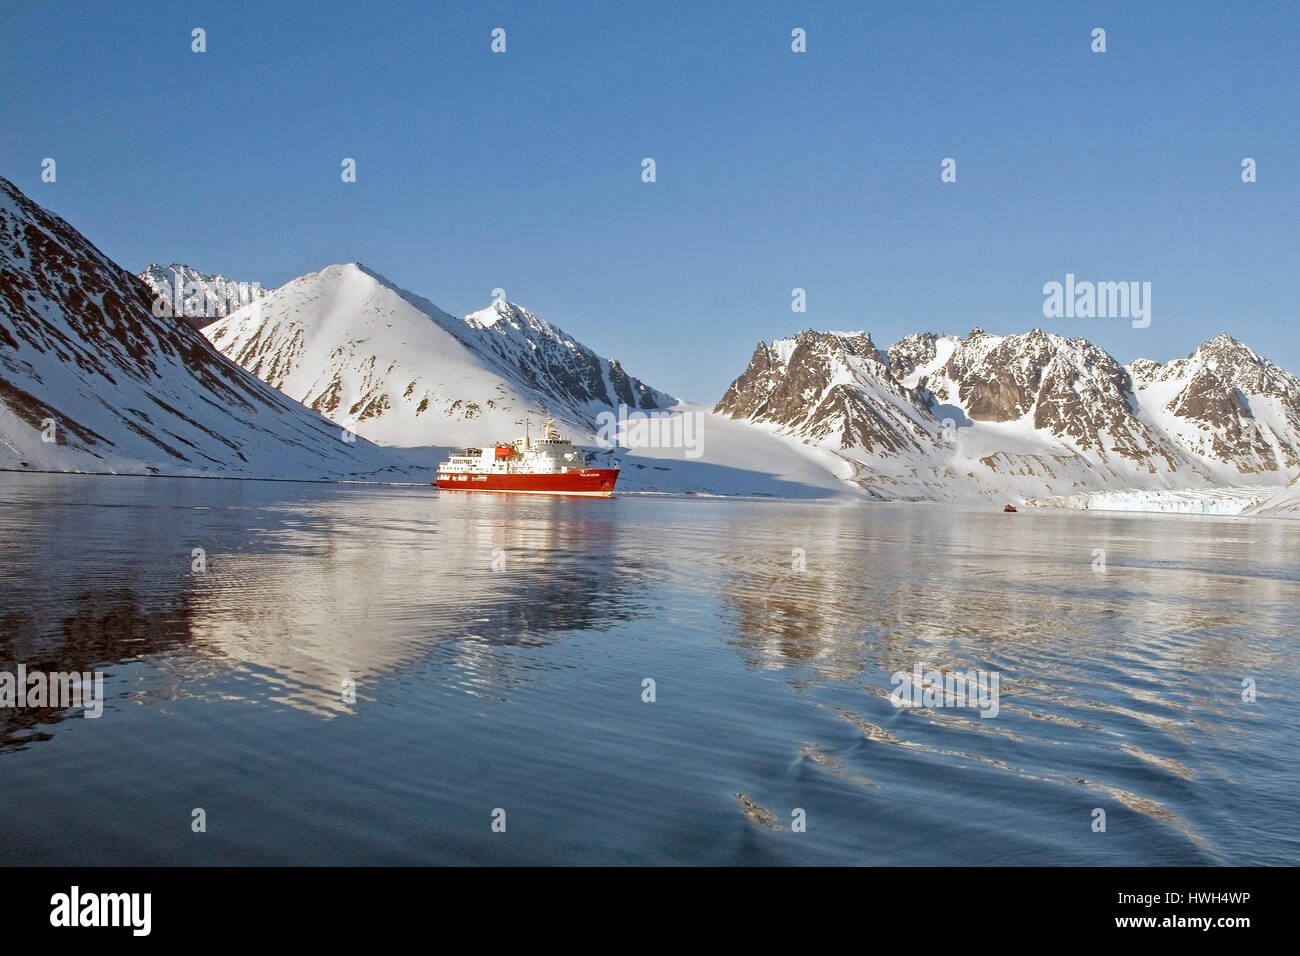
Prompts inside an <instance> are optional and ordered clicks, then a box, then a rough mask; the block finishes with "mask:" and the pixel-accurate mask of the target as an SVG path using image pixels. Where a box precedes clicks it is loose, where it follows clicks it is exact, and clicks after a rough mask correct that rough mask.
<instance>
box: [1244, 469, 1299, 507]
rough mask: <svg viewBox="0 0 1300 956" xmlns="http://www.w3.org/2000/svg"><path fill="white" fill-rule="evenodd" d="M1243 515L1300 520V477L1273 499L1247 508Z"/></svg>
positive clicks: (1292, 480) (1266, 499)
mask: <svg viewBox="0 0 1300 956" xmlns="http://www.w3.org/2000/svg"><path fill="white" fill-rule="evenodd" d="M1242 513H1243V514H1248V515H1262V516H1265V517H1274V518H1300V475H1297V476H1296V477H1295V478H1292V479H1291V483H1290V484H1289V485H1287V486H1286V487H1285V488H1282V489H1281V490H1280V491H1278V492H1277V494H1275V495H1273V496H1272V497H1269V498H1265V499H1264V500H1263V501H1261V502H1259V503H1258V504H1256V505H1254V506H1253V507H1250V508H1247V509H1246V510H1245V511H1244V512H1242Z"/></svg>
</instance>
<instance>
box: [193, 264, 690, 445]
mask: <svg viewBox="0 0 1300 956" xmlns="http://www.w3.org/2000/svg"><path fill="white" fill-rule="evenodd" d="M203 331H204V334H205V335H206V336H207V337H208V339H209V340H210V341H211V342H212V344H213V345H214V346H216V348H218V349H219V350H221V351H222V352H223V353H224V354H225V355H227V356H228V357H230V358H231V359H233V360H234V361H235V362H238V363H239V364H240V365H242V366H243V367H244V368H246V369H247V370H248V371H250V372H252V373H253V374H254V375H256V376H258V377H259V378H261V379H262V380H263V381H265V382H267V383H269V384H271V385H273V386H275V387H276V388H278V389H280V390H281V391H283V392H285V393H286V394H287V395H289V396H290V397H292V398H294V399H295V400H297V401H300V402H302V403H303V404H304V405H307V406H309V407H311V408H313V409H315V410H317V411H319V412H320V413H321V414H323V415H326V416H328V417H329V418H331V419H332V420H334V421H335V422H337V423H339V424H340V425H343V426H345V427H348V428H351V429H354V430H355V431H356V432H357V434H359V435H363V436H365V437H366V438H369V439H371V440H372V441H376V442H380V443H383V444H390V445H401V446H418V445H479V444H482V443H484V442H487V441H492V440H495V439H508V438H512V437H514V436H515V435H517V434H518V433H519V432H520V431H521V429H520V428H519V426H518V424H517V423H518V422H519V421H520V420H521V419H522V418H524V416H525V415H526V414H531V415H532V416H533V417H534V420H536V418H537V417H538V416H542V415H551V416H553V417H555V418H556V419H557V421H558V422H560V423H561V424H562V426H563V428H564V430H566V431H567V432H569V433H570V434H571V435H573V437H574V438H575V439H576V440H578V441H579V442H580V443H583V442H585V443H590V442H591V440H592V438H593V436H594V432H595V429H596V420H595V417H596V415H598V414H599V413H600V412H601V411H604V410H607V409H610V408H616V407H617V406H618V405H619V404H620V403H625V404H626V405H628V406H629V408H640V409H655V408H663V407H666V406H669V405H672V404H675V402H676V399H674V398H673V397H672V396H669V395H665V394H663V393H661V392H657V391H655V390H654V389H652V388H649V387H648V386H646V385H644V384H642V383H641V382H639V381H638V380H636V379H635V378H632V377H631V376H629V375H628V374H627V373H626V372H624V371H623V369H622V367H621V366H620V365H619V363H618V362H617V361H616V360H614V359H605V358H601V357H600V356H598V355H596V354H595V353H594V352H592V351H591V349H589V348H587V347H586V346H584V345H582V344H581V343H579V342H577V341H575V340H574V339H573V338H572V337H571V336H569V335H566V334H565V333H564V332H563V331H562V330H560V329H558V328H556V327H555V326H553V325H550V324H549V323H547V322H544V321H542V320H541V319H539V318H537V317H536V316H535V315H533V314H532V313H530V312H528V311H527V310H525V309H523V308H521V307H520V306H517V305H514V304H512V303H508V302H496V303H494V304H493V305H492V306H491V307H489V308H487V309H484V310H482V311H480V312H475V313H473V314H471V315H469V316H467V317H466V318H464V319H456V318H453V317H452V316H451V315H449V314H447V313H446V312H444V311H443V310H442V309H440V308H438V307H437V306H436V305H434V304H433V303H432V302H430V301H428V300H427V299H423V298H421V297H419V296H417V295H414V294H413V293H410V292H407V291H406V290H404V289H401V288H399V287H397V286H395V285H394V284H393V283H391V282H389V281H388V280H386V279H385V278H384V277H383V276H381V275H379V274H377V273H375V272H372V271H371V270H369V269H367V268H366V267H365V266H362V265H360V264H358V263H351V264H348V265H334V266H330V267H328V268H326V269H322V270H321V271H320V272H314V273H311V274H310V275H305V276H302V277H301V278H298V279H295V280H293V281H292V282H289V283H287V284H286V285H284V286H281V287H280V288H279V289H276V290H274V291H273V292H272V293H270V294H269V295H267V296H266V297H264V298H262V299H259V300H258V301H257V302H254V303H252V304H251V305H249V306H246V307H244V308H242V309H239V310H238V311H236V312H234V313H232V314H231V315H229V316H227V317H226V318H224V319H222V320H220V321H218V322H216V323H214V324H212V325H210V326H208V327H207V328H205V329H204V330H203Z"/></svg>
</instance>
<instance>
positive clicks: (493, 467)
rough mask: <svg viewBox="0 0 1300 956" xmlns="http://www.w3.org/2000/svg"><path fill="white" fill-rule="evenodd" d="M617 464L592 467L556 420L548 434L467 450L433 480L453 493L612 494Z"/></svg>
mask: <svg viewBox="0 0 1300 956" xmlns="http://www.w3.org/2000/svg"><path fill="white" fill-rule="evenodd" d="M617 481H618V469H617V468H588V467H587V462H586V456H585V455H584V454H583V452H582V451H581V450H580V449H579V448H578V447H577V446H576V445H574V444H573V443H572V442H570V441H569V440H568V439H567V438H561V437H560V433H559V432H558V431H556V430H555V423H554V422H553V421H551V419H549V418H548V419H547V420H546V426H545V433H544V437H542V438H539V439H537V440H536V441H533V440H532V439H531V438H530V437H529V435H528V432H527V426H526V425H525V432H524V437H523V438H521V439H519V440H518V441H516V442H511V443H509V444H499V445H495V446H493V447H491V448H466V449H465V450H463V451H461V452H460V453H459V454H455V455H452V456H450V457H449V458H448V459H447V460H446V461H444V462H443V463H442V464H440V465H439V466H438V473H437V475H436V477H435V478H434V480H433V482H432V483H433V484H434V485H436V486H437V487H438V488H443V489H446V490H448V491H497V492H504V493H507V494H518V495H582V496H585V497H589V498H608V497H610V496H611V495H612V494H613V493H614V483H615V482H617Z"/></svg>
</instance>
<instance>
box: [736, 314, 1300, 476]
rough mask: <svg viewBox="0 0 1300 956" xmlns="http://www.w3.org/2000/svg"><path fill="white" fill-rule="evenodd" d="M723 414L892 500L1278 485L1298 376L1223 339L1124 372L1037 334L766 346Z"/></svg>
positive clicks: (831, 339)
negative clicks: (847, 470)
mask: <svg viewBox="0 0 1300 956" xmlns="http://www.w3.org/2000/svg"><path fill="white" fill-rule="evenodd" d="M715 411H716V412H717V413H719V414H722V415H726V416H729V417H731V418H735V419H739V420H743V421H746V422H750V423H753V424H758V425H764V426H768V427H771V428H773V429H775V430H776V432H777V433H778V434H780V435H782V436H785V437H788V438H790V439H793V440H797V441H801V442H805V443H809V444H813V445H817V446H820V447H823V448H826V449H828V450H830V451H832V452H833V453H834V454H836V455H837V456H839V457H841V458H842V459H844V461H845V462H846V463H847V464H848V465H849V466H850V467H851V468H852V469H853V475H852V478H851V480H853V481H855V482H857V483H858V484H860V485H862V486H863V487H865V488H867V489H868V490H869V491H871V492H872V493H874V494H876V495H878V496H880V497H885V498H900V497H903V498H947V497H962V496H965V495H966V494H968V493H969V492H970V491H971V490H972V489H977V490H978V491H980V492H982V493H985V494H987V495H990V496H996V495H999V494H1005V495H1012V496H1020V497H1022V498H1023V497H1026V496H1044V495H1073V494H1077V493H1079V492H1080V491H1089V490H1101V489H1117V488H1137V489H1168V488H1209V487H1218V486H1227V485H1233V486H1236V485H1261V486H1277V485H1281V484H1285V482H1286V481H1287V479H1288V478H1290V476H1291V475H1292V474H1293V473H1294V472H1295V470H1296V469H1297V467H1300V381H1298V380H1297V379H1296V377H1295V376H1294V375H1292V374H1290V373H1289V372H1287V371H1285V370H1283V369H1281V368H1279V367H1278V366H1276V365H1274V364H1273V363H1272V362H1269V361H1268V360H1267V359H1265V358H1262V357H1261V356H1259V355H1257V354H1256V353H1255V352H1253V351H1252V350H1251V349H1249V348H1247V347H1246V346H1245V345H1242V344H1241V343H1240V342H1238V341H1237V340H1236V339H1233V338H1232V337H1231V336H1228V335H1226V334H1225V335H1220V336H1218V337H1216V338H1214V339H1211V340H1210V341H1209V342H1206V343H1205V344H1204V345H1202V346H1200V347H1199V348H1198V349H1196V351H1195V352H1193V353H1192V354H1191V355H1189V356H1188V357H1187V358H1185V359H1179V360H1177V361H1174V362H1169V363H1168V364H1165V365H1161V364H1159V363H1157V362H1153V361H1149V360H1146V359H1139V360H1137V361H1136V362H1133V363H1132V364H1130V365H1129V366H1123V365H1121V364H1120V363H1119V362H1117V361H1116V360H1115V359H1113V358H1112V357H1111V356H1110V355H1108V354H1107V353H1106V352H1105V351H1103V350H1102V349H1100V348H1098V347H1097V346H1095V345H1093V344H1091V343H1090V342H1088V341H1087V340H1085V339H1082V338H1074V339H1066V338H1064V337H1063V336H1060V335H1052V334H1048V333H1046V332H1043V331H1040V330H1037V329H1036V330H1034V331H1031V332H1027V333H1024V334H1021V335H1007V336H998V335H990V334H988V333H986V332H983V331H981V330H979V329H975V330H973V331H972V332H971V333H970V334H969V335H968V336H967V337H966V338H964V339H963V338H959V337H957V336H948V335H945V336H937V335H934V334H933V333H930V332H924V333H919V334H916V335H910V336H908V337H907V338H904V339H903V340H901V341H900V342H898V343H896V344H895V345H894V346H892V347H891V348H890V349H889V350H888V351H887V352H882V351H881V350H879V349H878V348H877V347H876V346H875V344H874V343H873V342H872V340H871V336H870V335H869V334H867V333H865V332H816V331H807V332H802V333H800V334H798V335H796V336H795V337H793V338H790V339H782V340H777V341H775V342H771V343H759V345H758V347H757V348H756V349H755V351H754V355H753V358H752V359H751V360H750V363H749V367H748V368H747V369H746V370H745V371H744V373H743V374H742V375H740V377H739V378H737V379H736V380H735V381H734V382H732V384H731V386H730V388H728V389H727V392H726V394H725V395H724V396H723V398H722V400H721V401H720V402H719V403H718V404H717V406H716V408H715Z"/></svg>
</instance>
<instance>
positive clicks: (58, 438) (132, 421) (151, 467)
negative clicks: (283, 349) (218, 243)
mask: <svg viewBox="0 0 1300 956" xmlns="http://www.w3.org/2000/svg"><path fill="white" fill-rule="evenodd" d="M152 301H153V296H152V293H151V292H150V290H149V288H148V287H147V286H146V285H144V283H142V282H141V281H140V280H139V279H138V278H137V277H136V276H133V275H131V274H130V273H128V272H126V271H125V270H123V269H122V268H121V267H119V266H117V265H116V264H115V263H113V262H112V261H110V260H109V259H108V258H107V257H106V256H104V255H103V253H101V252H100V251H99V250H98V249H96V248H95V247H94V246H93V245H91V243H90V242H89V241H88V240H87V239H86V238H85V237H84V236H82V235H81V234H80V233H79V232H77V231H76V230H75V229H73V228H72V227H71V226H70V225H68V223H66V222H65V221H64V220H62V219H60V218H59V217H58V216H55V215H53V214H52V213H49V212H47V211H46V210H44V209H42V208H41V207H39V206H37V205H36V204H35V203H34V202H32V201H31V200H30V199H28V198H27V197H26V196H24V195H23V194H22V192H21V191H19V190H18V189H17V188H16V187H15V186H14V185H13V184H12V183H10V182H9V181H8V180H5V179H3V178H0V468H9V469H24V468H28V469H46V470H56V471H94V472H115V473H131V474H177V475H192V474H207V475H226V476H246V477H292V478H323V477H324V478H341V477H378V476H381V475H387V474H391V472H389V471H387V469H388V468H389V467H390V466H391V465H392V464H393V462H394V458H393V455H392V453H391V452H388V451H386V450H384V449H380V448H377V447H376V446H374V445H371V444H370V443H368V442H365V441H362V440H359V439H358V440H356V441H355V442H349V441H346V440H344V436H343V434H342V433H341V431H340V429H339V428H338V427H337V426H335V425H333V424H331V423H330V422H329V421H327V420H326V419H324V418H322V417H321V416H319V415H317V414H315V413H314V412H311V411H309V410H308V409H306V408H303V407H302V406H301V405H299V404H297V403H296V402H293V401H291V400H290V399H288V398H286V397H285V396H284V395H282V394H281V393H280V392H278V391H276V390H275V389H273V388H270V387H268V386H267V385H265V384H264V383H262V382H260V381H258V380H257V379H256V378H255V377H253V376H251V375H249V374H248V373H246V372H245V371H244V370H243V369H241V368H239V367H238V366H237V365H235V364H234V363H232V362H230V361H228V360H226V359H225V358H223V357H222V356H221V355H219V354H218V353H217V352H215V351H214V350H213V349H212V348H210V347H209V346H208V344H207V342H206V341H204V339H203V336H202V335H201V334H199V333H198V332H196V331H194V330H193V329H191V328H189V327H188V326H187V325H186V324H185V323H182V322H176V321H175V320H174V319H172V318H170V317H161V318H159V317H157V316H155V315H154V314H153V312H152V309H151V306H152ZM46 439H53V440H52V441H51V440H46Z"/></svg>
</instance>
